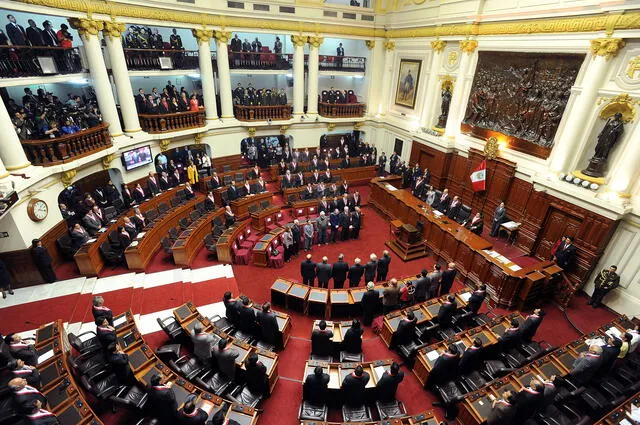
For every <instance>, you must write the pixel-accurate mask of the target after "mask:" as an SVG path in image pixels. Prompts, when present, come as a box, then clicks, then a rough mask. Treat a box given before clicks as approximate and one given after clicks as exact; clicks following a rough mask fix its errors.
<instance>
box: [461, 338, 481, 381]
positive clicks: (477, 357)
mask: <svg viewBox="0 0 640 425" xmlns="http://www.w3.org/2000/svg"><path fill="white" fill-rule="evenodd" d="M481 363H482V340H481V339H480V338H475V339H474V340H473V344H472V345H471V346H469V348H467V349H466V350H465V352H464V354H462V357H461V358H460V373H461V374H463V375H464V374H466V373H470V372H473V371H475V370H477V369H478V367H479V366H480V364H481Z"/></svg>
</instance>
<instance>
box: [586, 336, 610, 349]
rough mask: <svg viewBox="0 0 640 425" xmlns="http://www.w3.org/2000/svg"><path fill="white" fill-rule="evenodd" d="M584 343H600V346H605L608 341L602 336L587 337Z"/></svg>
mask: <svg viewBox="0 0 640 425" xmlns="http://www.w3.org/2000/svg"><path fill="white" fill-rule="evenodd" d="M584 343H585V344H587V345H599V346H600V347H603V346H605V345H606V342H605V341H604V339H602V338H592V339H587V340H586V341H585V342H584Z"/></svg>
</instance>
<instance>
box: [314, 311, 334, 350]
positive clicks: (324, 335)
mask: <svg viewBox="0 0 640 425" xmlns="http://www.w3.org/2000/svg"><path fill="white" fill-rule="evenodd" d="M331 338H333V332H332V331H331V330H330V329H327V322H325V321H324V320H321V321H320V323H319V324H318V329H314V330H313V331H312V332H311V354H315V355H316V356H321V357H326V356H331Z"/></svg>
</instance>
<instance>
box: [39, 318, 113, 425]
mask: <svg viewBox="0 0 640 425" xmlns="http://www.w3.org/2000/svg"><path fill="white" fill-rule="evenodd" d="M36 350H37V351H38V355H39V362H38V366H37V369H38V372H39V373H40V378H41V383H42V385H41V387H40V392H42V394H43V395H44V396H45V397H46V398H47V404H48V405H47V406H43V407H44V408H46V409H47V410H49V411H51V413H53V414H55V415H56V417H57V418H58V422H59V423H60V425H102V421H100V418H98V417H97V416H96V414H95V412H94V411H93V410H92V409H91V407H90V406H89V404H88V403H87V401H86V399H85V397H84V395H83V392H82V389H81V388H82V387H81V386H80V385H78V384H76V382H75V378H74V376H73V373H72V370H71V367H70V366H69V364H68V356H69V355H70V350H71V348H70V346H69V343H68V340H67V334H66V332H65V330H64V326H63V324H62V320H56V321H55V322H53V323H49V324H47V325H43V326H41V327H40V328H38V330H37V331H36Z"/></svg>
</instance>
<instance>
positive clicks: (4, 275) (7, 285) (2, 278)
mask: <svg viewBox="0 0 640 425" xmlns="http://www.w3.org/2000/svg"><path fill="white" fill-rule="evenodd" d="M0 290H2V298H7V292H8V293H9V295H13V289H11V274H10V273H9V270H8V269H7V265H6V264H5V262H4V261H2V260H0Z"/></svg>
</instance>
